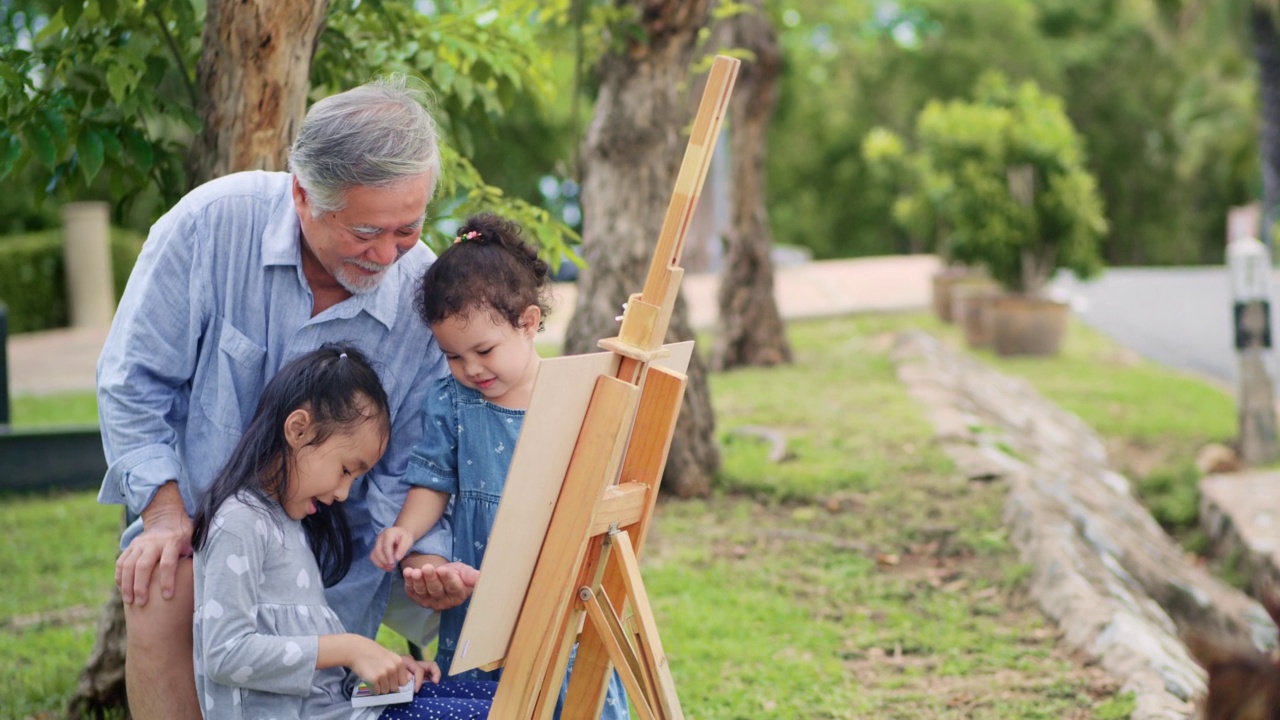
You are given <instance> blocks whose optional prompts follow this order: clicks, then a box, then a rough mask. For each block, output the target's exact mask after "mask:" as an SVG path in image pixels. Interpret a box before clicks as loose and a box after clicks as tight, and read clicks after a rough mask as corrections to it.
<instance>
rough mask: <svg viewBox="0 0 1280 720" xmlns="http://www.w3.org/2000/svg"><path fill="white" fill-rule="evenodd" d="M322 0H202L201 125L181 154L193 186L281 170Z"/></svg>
mask: <svg viewBox="0 0 1280 720" xmlns="http://www.w3.org/2000/svg"><path fill="white" fill-rule="evenodd" d="M328 7H329V0H234V1H230V0H209V3H208V9H207V10H206V11H205V25H204V36H203V37H202V39H201V44H202V48H201V53H200V65H199V67H198V69H197V80H198V82H199V87H200V108H199V112H200V119H201V120H202V121H203V122H204V130H203V131H202V132H201V133H200V135H199V136H198V137H197V138H196V139H195V142H194V143H193V144H192V146H191V149H190V151H189V152H188V153H187V179H188V182H189V183H190V184H191V187H195V186H196V185H199V184H201V183H203V182H206V181H209V180H212V179H213V178H216V177H220V176H222V175H226V174H228V173H233V172H238V171H241V170H283V169H284V167H285V161H286V159H287V158H288V156H289V146H290V145H291V144H292V143H293V138H294V136H295V135H296V134H297V132H298V126H299V125H300V124H301V123H302V118H303V117H304V116H305V115H306V111H307V92H308V91H309V90H310V89H311V81H310V80H311V58H312V57H313V56H314V55H315V51H316V43H317V42H318V40H319V38H320V30H321V27H322V25H323V24H324V15H325V11H326V10H328Z"/></svg>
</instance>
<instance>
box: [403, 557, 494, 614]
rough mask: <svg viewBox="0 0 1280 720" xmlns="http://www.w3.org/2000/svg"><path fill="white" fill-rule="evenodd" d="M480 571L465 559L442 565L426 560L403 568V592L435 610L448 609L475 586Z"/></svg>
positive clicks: (454, 605)
mask: <svg viewBox="0 0 1280 720" xmlns="http://www.w3.org/2000/svg"><path fill="white" fill-rule="evenodd" d="M479 578H480V572H479V571H478V570H476V569H475V568H473V567H471V566H470V565H467V564H465V563H459V562H455V563H447V564H444V565H440V566H435V565H431V564H423V565H422V566H421V567H413V566H406V567H405V568H404V592H405V594H406V595H408V596H409V597H410V598H412V599H413V601H414V602H416V603H418V604H419V605H421V606H423V607H425V608H430V609H432V610H436V611H440V610H448V609H449V608H454V607H457V606H459V605H461V604H462V603H463V601H465V600H466V599H467V598H469V597H471V591H473V590H475V587H476V581H477V580H479Z"/></svg>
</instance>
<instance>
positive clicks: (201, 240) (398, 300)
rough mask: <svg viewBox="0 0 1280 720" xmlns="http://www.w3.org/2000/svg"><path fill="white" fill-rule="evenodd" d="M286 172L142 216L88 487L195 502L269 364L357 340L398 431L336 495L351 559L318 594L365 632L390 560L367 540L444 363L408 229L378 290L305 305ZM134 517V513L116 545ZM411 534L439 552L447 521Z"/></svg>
mask: <svg viewBox="0 0 1280 720" xmlns="http://www.w3.org/2000/svg"><path fill="white" fill-rule="evenodd" d="M291 183H292V176H291V175H290V174H288V173H268V172H246V173H237V174H234V175H229V176H226V177H223V178H220V179H217V180H214V181H212V182H209V183H207V184H205V185H202V186H201V187H199V188H197V189H195V190H194V191H192V192H191V193H190V194H188V195H187V196H186V197H185V198H183V199H182V200H181V201H180V202H179V203H178V204H177V205H176V206H174V208H173V209H172V210H170V211H169V212H168V213H166V214H165V215H164V217H162V218H160V220H158V221H157V222H156V224H155V225H154V226H153V227H152V228H151V233H150V235H149V236H148V237H147V242H146V244H145V245H144V246H143V250H142V254H141V256H140V257H139V258H138V262H137V265H136V266H135V267H134V270H133V274H132V275H131V276H130V278H129V284H128V287H127V288H126V289H125V293H124V297H123V299H122V300H121V301H120V307H119V309H118V310H117V311H116V316H115V321H114V322H113V323H112V325H111V332H110V334H109V335H108V336H107V341H106V345H105V346H104V347H103V350H102V356H101V357H100V358H99V360H98V413H99V418H100V421H101V425H102V437H103V445H104V449H105V451H106V458H107V465H108V468H107V475H106V478H105V479H104V480H103V483H102V490H101V492H100V493H99V494H98V499H99V501H100V502H104V503H116V504H124V505H127V506H128V507H129V509H130V510H132V511H133V512H134V513H135V514H140V513H141V512H142V510H143V509H144V508H145V507H147V505H148V504H149V503H150V502H151V500H152V498H153V497H154V496H155V493H156V491H157V490H158V489H159V488H160V486H161V485H163V484H164V483H165V482H168V481H171V480H176V481H177V483H178V487H179V488H180V490H181V492H182V499H183V502H184V503H185V505H186V508H187V512H188V514H194V511H195V509H196V506H197V503H198V502H199V499H200V497H201V496H202V495H203V493H204V491H205V490H206V489H207V488H208V487H209V485H210V484H211V483H212V481H213V478H214V476H215V475H216V474H217V472H218V471H219V470H220V469H221V467H222V465H223V464H224V463H225V462H226V461H227V459H228V458H229V457H230V455H231V452H232V450H233V449H234V448H235V445H236V443H237V441H238V440H239V439H240V435H241V432H242V429H243V428H244V427H245V425H246V424H247V423H248V421H249V419H250V417H251V416H252V415H253V410H254V408H255V406H256V404H257V401H258V396H259V395H260V394H261V392H262V389H263V387H264V386H265V385H266V383H267V381H268V380H269V379H270V378H271V376H272V375H274V374H275V372H276V371H277V370H279V369H280V367H281V366H283V365H284V364H285V363H287V362H288V361H289V360H291V359H293V358H295V357H297V356H298V355H301V354H303V353H306V352H309V351H311V350H314V349H316V348H318V347H319V346H320V345H322V344H324V343H325V342H332V341H346V342H351V343H353V344H355V345H356V346H357V347H359V348H360V349H361V350H363V351H364V352H365V354H366V355H367V356H368V357H369V358H370V360H371V361H372V362H373V363H374V367H375V368H376V369H377V371H378V374H379V376H380V377H381V379H382V384H383V386H384V387H385V388H386V391H387V396H388V398H389V400H390V404H391V423H392V431H391V438H390V441H389V443H388V445H387V451H386V454H385V455H383V457H382V460H381V461H380V462H379V463H378V464H377V466H375V467H374V469H373V470H372V471H371V472H369V473H368V474H366V475H365V476H364V477H363V478H362V479H361V480H360V481H358V482H357V483H356V484H355V485H354V486H353V487H352V489H351V494H350V497H349V498H348V500H347V501H346V503H345V508H346V510H347V515H348V518H349V519H350V521H351V526H352V531H353V534H354V535H355V540H356V555H355V562H354V563H353V565H352V568H351V570H350V571H349V572H348V574H347V576H346V577H345V578H344V579H343V581H342V582H341V583H339V584H338V585H337V586H335V587H333V588H330V589H329V592H328V599H329V602H330V604H331V606H332V607H333V609H334V611H335V612H336V613H337V614H338V616H339V617H340V618H341V619H342V621H343V623H344V625H346V627H347V629H348V630H349V631H351V632H358V633H361V634H364V635H367V636H370V637H372V636H373V635H374V633H376V631H377V627H378V622H379V621H380V620H381V617H382V612H383V609H384V608H385V606H386V602H387V597H388V592H389V590H390V579H391V574H389V573H386V572H383V571H382V570H379V569H378V568H377V567H375V566H374V565H373V563H372V562H371V561H370V560H369V558H368V553H369V550H370V548H371V546H372V543H373V541H374V540H375V539H376V536H377V533H378V532H379V531H381V530H382V529H383V528H385V527H387V526H389V525H391V524H392V523H393V522H394V521H395V518H396V514H397V513H398V512H399V509H400V506H401V505H403V503H404V498H405V494H406V492H407V486H406V485H404V484H403V482H402V476H403V475H404V472H405V468H406V464H407V461H408V456H409V451H410V449H411V448H412V447H413V446H414V444H415V443H416V442H417V441H418V439H419V438H420V437H421V436H422V419H421V413H420V409H421V407H422V403H423V400H424V397H425V395H426V392H427V389H428V386H429V385H430V384H431V382H432V381H433V380H434V379H436V378H438V377H441V376H442V375H444V374H445V373H446V372H447V371H448V369H447V366H446V363H445V360H444V356H443V355H442V354H441V352H440V348H439V347H438V346H437V345H436V342H435V338H434V337H432V335H431V332H430V331H429V330H428V329H427V327H426V326H425V325H424V324H423V323H422V321H421V320H420V319H419V318H418V316H417V314H416V313H415V311H414V309H413V299H414V291H415V289H416V287H417V283H418V282H419V281H420V280H421V278H422V274H423V272H424V271H425V269H426V267H427V266H428V265H429V264H430V263H431V260H432V259H433V256H432V254H431V252H430V251H429V250H428V249H427V247H426V246H425V245H418V246H417V247H415V248H414V249H413V250H411V251H409V252H408V253H406V254H405V255H404V256H403V257H401V258H400V260H399V261H398V262H396V263H395V264H394V265H393V266H392V267H391V268H390V269H388V271H387V273H386V275H385V277H384V278H383V279H382V282H381V283H380V284H379V285H378V288H377V289H376V290H375V291H374V292H371V293H368V294H364V295H355V296H352V297H350V298H348V299H346V300H344V301H342V302H340V303H338V304H336V305H334V306H333V307H330V308H328V309H327V310H325V311H324V312H322V313H320V314H319V315H317V316H315V317H311V309H312V303H313V300H314V298H313V297H312V294H311V288H310V286H309V285H308V284H307V280H306V278H305V277H304V276H303V274H302V244H301V242H302V241H301V237H302V236H301V232H300V228H299V223H298V216H297V211H296V210H295V207H294V203H293V198H292V194H291V187H292V186H291ZM139 532H141V521H138V522H135V523H133V525H131V526H130V527H129V529H128V530H126V531H125V535H124V537H123V539H122V541H121V544H122V547H123V546H125V545H128V543H129V542H130V541H131V540H132V539H133V538H134V537H136V536H137V534H138V533H139ZM415 549H416V550H418V551H419V552H429V553H433V554H439V555H444V556H445V557H448V556H449V552H450V549H451V546H450V542H449V532H448V528H447V527H444V526H437V528H436V529H434V530H433V531H432V533H431V534H430V535H428V536H427V537H426V538H424V539H423V540H421V541H419V543H418V545H416V546H415Z"/></svg>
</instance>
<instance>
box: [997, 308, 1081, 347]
mask: <svg viewBox="0 0 1280 720" xmlns="http://www.w3.org/2000/svg"><path fill="white" fill-rule="evenodd" d="M1069 312H1070V306H1068V305H1067V304H1066V303H1063V302H1058V301H1057V300H1050V299H1048V298H1041V297H1028V296H1025V295H1001V296H999V297H997V298H995V299H994V300H992V301H991V324H992V337H993V340H994V343H993V344H994V346H995V351H996V354H997V355H1002V356H1008V355H1056V354H1058V350H1059V349H1060V348H1061V347H1062V337H1063V335H1065V334H1066V331H1067V315H1068V313H1069Z"/></svg>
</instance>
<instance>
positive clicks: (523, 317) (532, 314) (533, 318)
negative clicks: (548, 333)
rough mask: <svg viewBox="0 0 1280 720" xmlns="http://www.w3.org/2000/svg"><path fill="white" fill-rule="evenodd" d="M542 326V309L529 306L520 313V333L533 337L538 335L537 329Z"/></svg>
mask: <svg viewBox="0 0 1280 720" xmlns="http://www.w3.org/2000/svg"><path fill="white" fill-rule="evenodd" d="M541 325H542V308H540V307H538V306H537V305H530V306H529V307H527V308H525V309H524V312H522V313H520V331H521V332H523V333H525V334H527V335H528V336H529V337H533V336H534V335H537V334H538V328H539V327H540V326H541Z"/></svg>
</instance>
